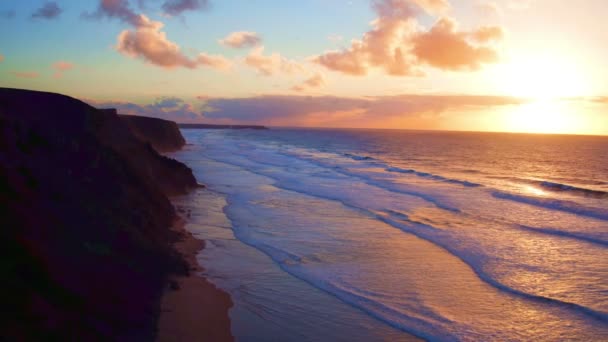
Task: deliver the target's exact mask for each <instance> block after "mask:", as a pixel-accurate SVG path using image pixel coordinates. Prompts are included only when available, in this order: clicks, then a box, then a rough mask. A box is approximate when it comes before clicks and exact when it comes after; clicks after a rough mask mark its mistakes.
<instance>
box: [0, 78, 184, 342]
mask: <svg viewBox="0 0 608 342" xmlns="http://www.w3.org/2000/svg"><path fill="white" fill-rule="evenodd" d="M195 185H196V183H195V180H194V177H193V176H192V173H191V171H190V169H188V168H187V167H186V166H185V165H183V164H181V163H179V162H177V161H174V160H171V159H169V158H165V157H162V156H160V155H159V154H158V153H156V151H154V149H152V147H151V146H150V145H149V144H145V143H143V142H141V141H140V140H138V139H137V138H136V137H135V136H134V135H133V134H132V133H131V132H130V131H129V128H128V127H127V125H125V123H124V122H123V121H122V120H121V119H120V118H119V117H118V116H116V115H115V114H112V113H107V112H102V111H98V110H96V109H94V108H92V107H90V106H88V105H87V104H85V103H83V102H80V101H78V100H75V99H72V98H69V97H66V96H61V95H57V94H50V93H41V92H32V91H24V90H14V89H1V88H0V279H1V280H0V281H1V283H2V291H1V292H0V306H1V307H2V310H0V340H4V339H8V340H15V339H16V340H23V339H26V340H49V339H56V340H108V339H111V340H123V339H124V340H150V339H153V337H154V333H155V327H156V316H157V313H158V298H159V296H160V293H161V291H162V289H163V286H164V282H165V280H166V278H167V276H168V275H169V274H172V273H186V272H187V268H186V265H185V263H184V262H183V260H182V259H181V257H180V256H179V255H178V254H177V252H176V251H174V250H173V248H172V247H171V242H172V241H173V240H174V239H176V238H177V237H176V236H174V233H171V231H170V230H169V229H168V227H169V226H170V225H171V224H172V221H173V219H174V217H175V213H174V210H173V207H172V206H171V204H170V202H169V201H168V199H167V195H169V194H177V193H182V192H184V191H186V190H188V189H189V188H191V187H193V186H195Z"/></svg>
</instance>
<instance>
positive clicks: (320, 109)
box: [204, 95, 525, 127]
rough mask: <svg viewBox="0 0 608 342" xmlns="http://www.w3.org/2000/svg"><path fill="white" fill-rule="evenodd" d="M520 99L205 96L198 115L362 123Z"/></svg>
mask: <svg viewBox="0 0 608 342" xmlns="http://www.w3.org/2000/svg"><path fill="white" fill-rule="evenodd" d="M524 102H525V100H522V99H517V98H512V97H500V96H466V95H398V96H379V97H365V98H349V97H336V96H285V95H266V96H256V97H248V98H216V99H208V100H207V101H206V103H207V110H206V111H205V113H204V117H205V119H207V120H217V121H221V120H225V121H226V122H238V123H249V124H266V125H296V126H298V125H302V126H306V125H330V126H342V127H348V126H350V127H364V126H366V125H375V126H377V125H378V123H382V122H385V121H386V120H392V119H407V118H420V117H428V116H429V115H430V116H435V117H437V116H439V115H440V114H442V113H444V112H446V111H450V110H457V109H484V108H490V107H496V106H508V105H518V104H521V103H524Z"/></svg>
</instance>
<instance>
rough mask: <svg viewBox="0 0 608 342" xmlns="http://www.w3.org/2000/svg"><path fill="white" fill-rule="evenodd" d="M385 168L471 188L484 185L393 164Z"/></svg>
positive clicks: (388, 170)
mask: <svg viewBox="0 0 608 342" xmlns="http://www.w3.org/2000/svg"><path fill="white" fill-rule="evenodd" d="M385 170H386V171H387V172H397V173H404V174H413V175H416V176H418V177H424V178H429V179H433V180H436V181H440V182H446V183H452V184H459V185H462V186H466V187H470V188H476V187H481V186H483V185H481V184H479V183H473V182H469V181H464V180H459V179H452V178H446V177H443V176H439V175H434V174H432V173H428V172H420V171H416V170H414V169H402V168H399V167H392V166H391V167H388V168H386V169H385Z"/></svg>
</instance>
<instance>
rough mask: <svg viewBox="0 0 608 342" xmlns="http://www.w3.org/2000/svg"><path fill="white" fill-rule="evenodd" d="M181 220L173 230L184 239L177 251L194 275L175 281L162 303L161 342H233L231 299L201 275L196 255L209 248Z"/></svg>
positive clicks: (176, 246) (159, 336)
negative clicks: (229, 315)
mask: <svg viewBox="0 0 608 342" xmlns="http://www.w3.org/2000/svg"><path fill="white" fill-rule="evenodd" d="M185 224H186V222H185V221H184V219H178V220H177V222H176V223H175V224H174V226H173V228H172V229H173V230H175V231H177V232H179V233H180V234H181V235H182V238H181V239H180V240H179V241H177V242H176V243H175V248H176V249H177V250H178V251H179V252H180V253H182V254H183V255H184V258H185V259H186V261H187V262H188V264H189V266H190V275H189V276H187V277H177V278H173V279H172V281H171V284H169V286H167V290H166V291H165V293H164V295H163V298H162V300H161V313H160V317H159V324H158V335H157V336H158V341H172V342H175V341H232V340H233V337H232V334H231V332H230V319H229V317H228V310H229V309H230V307H231V306H232V300H231V299H230V296H229V295H228V294H227V293H226V292H224V291H222V290H220V289H218V288H217V287H215V286H214V285H213V284H211V283H210V282H208V281H207V280H206V279H205V278H204V277H202V276H201V275H200V272H201V271H202V269H201V267H200V266H199V265H198V263H197V262H196V255H197V254H198V253H199V252H200V251H201V250H202V249H203V248H204V247H205V242H204V241H201V240H197V239H196V238H194V237H193V236H192V235H191V234H190V233H189V232H188V231H186V230H185V227H184V226H185Z"/></svg>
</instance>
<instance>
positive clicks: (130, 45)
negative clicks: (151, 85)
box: [83, 0, 232, 69]
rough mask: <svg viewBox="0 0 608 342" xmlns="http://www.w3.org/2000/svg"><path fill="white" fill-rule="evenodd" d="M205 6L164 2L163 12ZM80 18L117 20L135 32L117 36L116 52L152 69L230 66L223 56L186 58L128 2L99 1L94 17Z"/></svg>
mask: <svg viewBox="0 0 608 342" xmlns="http://www.w3.org/2000/svg"><path fill="white" fill-rule="evenodd" d="M143 5H144V3H143V1H142V2H140V6H143ZM206 5H207V1H165V3H164V4H163V9H165V11H168V13H169V14H179V13H181V12H183V11H185V10H190V9H195V8H199V7H198V6H200V7H201V8H202V6H206ZM83 16H84V17H86V18H93V19H99V18H103V17H106V18H116V19H119V20H121V21H123V22H125V23H127V24H129V25H131V26H133V27H134V29H132V30H123V31H122V32H121V33H120V34H119V35H118V38H117V44H116V47H115V48H116V50H117V51H118V52H120V53H122V54H123V55H125V56H128V57H131V58H138V59H141V60H144V61H146V62H147V63H150V64H152V65H155V66H159V67H162V68H167V69H173V68H177V67H183V68H188V69H195V68H198V67H200V66H206V67H210V68H213V69H227V68H230V66H231V65H232V62H230V61H229V60H228V59H226V58H224V57H222V56H213V55H209V54H206V53H200V54H199V55H198V56H196V57H189V56H187V55H186V54H184V53H183V52H182V51H181V48H180V47H179V45H178V44H176V43H174V42H172V41H171V40H169V39H168V38H167V34H166V33H165V32H163V31H162V28H163V27H164V24H163V23H162V22H160V21H154V20H151V19H150V18H148V17H147V16H145V15H143V14H137V13H135V12H134V11H133V10H132V9H131V8H130V7H129V2H128V0H100V2H99V6H98V8H97V10H96V11H95V12H94V13H84V14H83Z"/></svg>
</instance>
